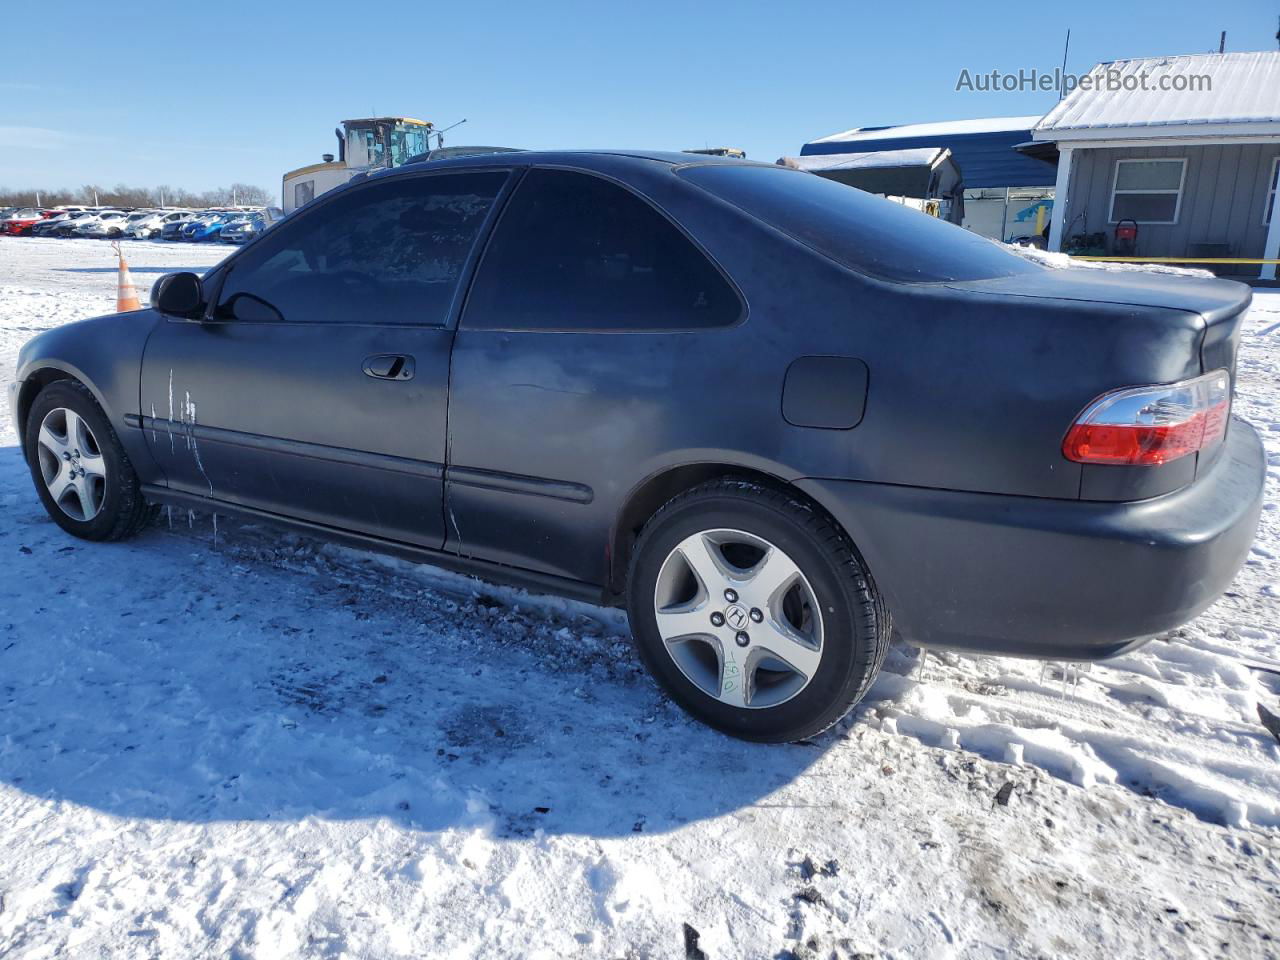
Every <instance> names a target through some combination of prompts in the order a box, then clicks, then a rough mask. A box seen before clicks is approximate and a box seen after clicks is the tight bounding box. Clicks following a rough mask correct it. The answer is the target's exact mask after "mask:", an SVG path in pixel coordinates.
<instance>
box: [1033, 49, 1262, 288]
mask: <svg viewBox="0 0 1280 960" xmlns="http://www.w3.org/2000/svg"><path fill="white" fill-rule="evenodd" d="M1031 137H1032V139H1034V140H1036V141H1042V142H1052V143H1055V144H1056V145H1057V147H1058V151H1059V156H1060V159H1059V163H1058V173H1057V180H1056V183H1055V195H1056V200H1055V203H1054V209H1053V219H1052V221H1051V227H1050V235H1049V248H1050V249H1051V250H1061V249H1067V250H1071V249H1073V248H1075V247H1077V246H1078V245H1079V243H1080V242H1081V240H1080V238H1086V239H1085V241H1084V242H1086V243H1088V242H1089V241H1088V239H1087V238H1090V237H1093V238H1096V237H1098V236H1099V235H1106V234H1108V233H1109V232H1114V228H1115V226H1116V225H1117V224H1119V223H1121V222H1124V221H1133V222H1135V223H1136V224H1137V227H1138V240H1137V249H1136V253H1137V254H1138V255H1141V256H1165V257H1181V256H1187V257H1236V258H1252V259H1259V258H1261V259H1276V258H1277V257H1278V256H1280V216H1275V215H1274V211H1275V207H1276V205H1277V204H1276V193H1277V179H1278V178H1280V52H1277V51H1262V52H1250V53H1213V54H1194V55H1188V56H1171V57H1145V58H1142V59H1136V60H1118V61H1113V62H1110V63H1100V64H1098V65H1097V66H1095V67H1094V68H1093V70H1092V71H1090V73H1089V75H1088V77H1087V78H1084V79H1082V81H1081V84H1080V86H1079V87H1077V89H1075V90H1074V91H1072V92H1071V93H1070V94H1069V95H1068V96H1067V97H1066V98H1065V99H1063V100H1062V101H1061V102H1060V103H1058V105H1057V106H1055V107H1054V108H1053V109H1052V110H1050V111H1049V113H1048V114H1046V115H1045V117H1044V118H1043V119H1042V120H1040V121H1039V122H1038V123H1036V124H1035V125H1034V127H1033V129H1032V131H1031ZM1111 252H1114V251H1111ZM1253 269H1255V270H1256V267H1255V268H1253ZM1261 275H1262V276H1263V277H1264V278H1270V279H1274V277H1275V267H1274V265H1272V266H1263V268H1262V273H1261Z"/></svg>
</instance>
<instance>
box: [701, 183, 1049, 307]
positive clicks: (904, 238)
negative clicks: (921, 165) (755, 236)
mask: <svg viewBox="0 0 1280 960" xmlns="http://www.w3.org/2000/svg"><path fill="white" fill-rule="evenodd" d="M679 174H680V176H682V177H684V178H685V179H686V180H688V181H689V182H690V183H693V184H696V185H697V186H699V187H701V188H702V189H704V190H706V191H707V192H708V193H711V194H714V195H715V196H717V197H720V198H721V199H722V200H727V201H728V202H729V203H731V204H733V205H734V206H735V207H738V208H739V209H741V210H744V211H746V212H747V213H749V214H751V215H752V216H754V217H757V218H759V219H760V220H763V221H764V222H765V223H768V224H770V225H771V226H773V227H776V228H777V229H778V230H781V231H782V232H783V233H785V234H787V235H788V236H790V237H792V238H794V239H796V240H798V241H800V242H801V243H803V244H804V245H805V246H807V247H811V248H812V249H814V250H816V251H818V252H819V253H821V254H823V255H824V256H827V257H830V258H831V259H832V260H835V261H836V262H838V263H842V264H844V265H845V266H847V267H849V268H851V269H853V270H857V271H858V272H859V273H866V274H869V275H871V276H875V277H880V278H882V279H885V280H895V281H898V282H905V283H938V282H942V281H947V280H985V279H990V278H993V277H1008V276H1013V275H1015V274H1020V273H1035V272H1037V271H1040V270H1043V269H1044V268H1043V267H1041V266H1039V265H1038V264H1034V263H1032V262H1031V261H1029V260H1027V259H1025V258H1023V257H1020V256H1018V255H1017V254H1015V253H1010V252H1009V251H1008V250H1005V249H1004V248H1003V247H1001V246H1000V245H999V244H997V243H994V242H993V241H991V240H987V239H986V238H984V237H980V236H978V235H977V234H976V233H970V232H969V231H968V230H965V229H964V228H963V227H957V226H955V225H954V224H950V223H946V222H945V221H943V220H939V219H937V218H936V217H931V216H929V215H928V214H927V213H922V212H920V211H919V210H913V209H911V208H910V207H905V206H903V205H902V204H900V203H894V202H893V201H891V200H886V199H884V198H883V197H877V196H875V195H874V194H870V193H866V192H864V191H862V190H858V189H856V188H854V187H848V186H845V185H844V184H841V183H836V182H835V181H833V180H826V179H823V178H822V177H819V176H817V175H816V174H812V173H804V172H802V171H799V170H789V169H786V168H785V167H769V166H765V165H763V164H761V165H758V166H757V165H748V164H741V165H739V164H724V165H721V164H707V165H705V166H694V167H686V168H684V169H682V170H680V171H679Z"/></svg>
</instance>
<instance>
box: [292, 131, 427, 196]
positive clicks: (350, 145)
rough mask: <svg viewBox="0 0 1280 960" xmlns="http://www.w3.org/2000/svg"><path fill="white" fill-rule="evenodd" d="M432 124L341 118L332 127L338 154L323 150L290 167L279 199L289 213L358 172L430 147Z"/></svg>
mask: <svg viewBox="0 0 1280 960" xmlns="http://www.w3.org/2000/svg"><path fill="white" fill-rule="evenodd" d="M432 129H433V128H432V125H431V124H430V123H427V122H426V121H423V120H414V119H413V118H412V117H366V118H364V119H361V120H343V121H342V128H341V129H340V130H335V131H334V134H335V135H336V136H337V138H338V158H337V159H336V160H335V159H334V158H333V154H331V153H326V154H325V155H324V158H323V160H322V162H320V163H313V164H310V165H309V166H305V167H299V168H298V169H296V170H290V171H289V172H288V173H286V174H285V175H284V177H283V180H282V184H281V197H280V199H281V201H282V206H283V207H284V212H285V213H289V212H291V211H293V210H296V209H297V208H298V207H301V206H304V205H305V204H308V203H310V202H311V201H312V200H314V199H315V198H316V197H318V196H319V195H320V194H322V193H324V192H326V191H328V190H332V189H333V188H334V187H339V186H341V185H342V184H344V183H346V182H347V181H348V180H350V179H351V178H352V177H353V176H355V175H356V174H358V173H366V172H368V171H371V170H384V169H388V168H390V167H398V166H400V165H401V164H402V163H404V162H405V161H406V160H408V159H410V158H411V157H415V156H418V155H419V154H424V153H426V152H427V151H428V150H430V149H431V145H430V137H431V133H432Z"/></svg>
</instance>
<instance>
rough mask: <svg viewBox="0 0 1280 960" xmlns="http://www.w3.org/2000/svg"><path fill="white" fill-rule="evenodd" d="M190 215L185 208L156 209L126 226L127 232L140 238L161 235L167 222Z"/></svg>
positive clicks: (146, 238) (145, 238) (144, 238)
mask: <svg viewBox="0 0 1280 960" xmlns="http://www.w3.org/2000/svg"><path fill="white" fill-rule="evenodd" d="M189 216H190V213H188V212H187V211H185V210H154V211H152V212H151V213H149V214H147V216H145V217H143V218H142V219H140V220H138V221H136V222H134V223H131V224H130V225H129V226H128V227H126V228H125V234H126V235H127V236H130V237H134V238H136V239H138V240H150V239H154V238H155V237H159V236H160V235H161V232H162V231H163V230H164V228H165V225H166V224H170V223H176V222H178V221H180V220H184V219H186V218H187V217H189Z"/></svg>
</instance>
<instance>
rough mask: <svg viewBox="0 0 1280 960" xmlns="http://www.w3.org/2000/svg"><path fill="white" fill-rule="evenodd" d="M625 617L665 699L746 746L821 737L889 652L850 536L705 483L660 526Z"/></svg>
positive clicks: (756, 495) (649, 529) (739, 489)
mask: <svg viewBox="0 0 1280 960" xmlns="http://www.w3.org/2000/svg"><path fill="white" fill-rule="evenodd" d="M627 608H628V614H629V617H630V620H631V629H632V631H633V633H634V634H635V637H636V640H637V643H638V644H639V648H640V652H641V655H642V656H643V658H644V660H645V662H646V664H647V665H648V667H649V669H650V671H651V672H652V673H653V675H654V677H655V679H656V680H657V681H658V683H659V684H660V685H661V686H662V687H663V688H664V689H665V690H666V691H667V693H668V694H670V695H671V697H672V698H673V699H674V700H675V701H676V702H677V703H679V704H680V705H681V706H682V707H683V708H684V709H685V710H687V711H688V712H689V713H691V714H692V715H693V716H695V717H697V718H698V719H699V720H702V721H703V722H705V723H707V724H709V725H711V726H713V727H715V728H717V729H719V730H722V731H724V732H726V733H729V734H732V735H734V736H737V737H742V738H744V739H747V740H758V741H767V742H782V741H789V740H800V739H804V738H805V737H810V736H813V735H814V734H816V733H819V732H821V731H822V730H825V729H826V728H827V727H829V726H831V725H832V724H833V723H835V722H836V721H837V720H839V719H840V718H841V717H843V716H844V715H845V714H846V713H848V712H849V710H850V709H852V707H853V705H854V704H856V703H857V702H858V700H860V699H861V698H862V696H863V694H865V693H866V691H867V688H868V687H870V685H871V682H872V680H874V679H875V676H876V673H877V672H878V671H879V669H880V665H881V664H882V663H883V661H884V656H885V653H886V652H887V650H888V647H889V635H890V629H891V627H890V620H889V615H888V611H887V609H886V608H885V606H884V603H883V601H882V600H881V598H880V595H879V593H878V592H877V590H876V587H875V584H874V583H873V581H872V580H871V577H870V575H869V574H868V572H867V571H866V569H865V567H864V566H863V563H862V561H861V559H860V558H859V556H858V555H857V552H856V551H855V549H854V548H853V545H852V544H851V543H850V542H849V541H848V538H847V537H846V536H845V535H844V534H843V532H841V531H840V530H839V529H838V528H837V527H836V526H835V524H834V523H833V522H832V521H831V520H830V519H828V518H827V517H825V516H824V515H822V514H820V513H819V512H817V511H816V510H815V509H814V508H813V507H812V506H811V505H810V504H808V503H805V502H803V501H801V500H799V499H798V498H797V497H795V496H794V495H792V494H789V493H787V492H785V491H783V490H779V489H774V488H772V487H767V486H764V485H762V484H757V483H754V482H748V481H740V480H739V481H735V480H717V481H712V482H709V483H706V484H703V485H701V486H699V487H696V488H694V489H693V490H690V491H688V492H686V493H683V494H681V495H680V496H678V497H676V498H675V499H673V500H671V501H670V502H668V503H667V504H666V505H665V506H664V507H663V508H662V509H661V510H659V511H658V513H657V514H655V515H654V517H653V518H652V519H651V520H650V521H649V523H648V524H646V526H645V528H644V530H643V531H642V532H641V534H640V539H639V540H638V542H637V543H636V549H635V553H634V555H633V557H632V564H631V570H630V572H629V577H628V582H627Z"/></svg>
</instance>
